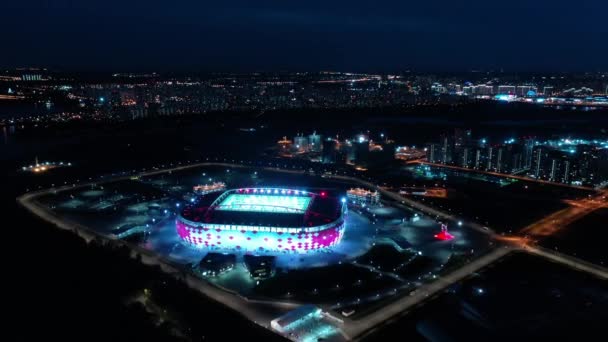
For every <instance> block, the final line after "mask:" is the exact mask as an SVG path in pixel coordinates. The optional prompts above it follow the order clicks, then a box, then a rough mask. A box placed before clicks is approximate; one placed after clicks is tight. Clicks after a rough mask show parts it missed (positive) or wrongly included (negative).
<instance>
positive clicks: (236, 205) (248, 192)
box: [176, 187, 346, 253]
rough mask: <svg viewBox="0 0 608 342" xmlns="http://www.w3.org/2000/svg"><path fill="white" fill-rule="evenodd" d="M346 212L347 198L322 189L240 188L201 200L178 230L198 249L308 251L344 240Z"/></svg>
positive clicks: (189, 209)
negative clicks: (317, 191) (316, 191)
mask: <svg viewBox="0 0 608 342" xmlns="http://www.w3.org/2000/svg"><path fill="white" fill-rule="evenodd" d="M345 213H346V201H345V199H339V198H337V197H335V196H331V195H329V194H328V193H326V192H323V191H322V192H319V193H315V192H309V191H303V190H295V189H286V188H270V187H269V188H240V189H232V190H227V191H224V192H216V193H209V194H206V195H204V196H200V198H198V200H197V202H196V203H194V204H192V205H190V206H188V207H186V208H184V210H183V211H182V212H181V214H180V215H179V216H178V218H177V221H176V229H177V233H178V235H179V236H180V238H181V239H182V240H183V241H184V242H186V243H187V244H189V245H191V246H194V247H196V248H211V249H228V250H235V251H242V252H256V253H276V252H288V253H308V252H313V251H317V250H320V249H326V248H329V247H332V246H334V245H336V244H338V243H339V242H340V240H341V239H342V236H343V234H344V228H345V227H344V215H345Z"/></svg>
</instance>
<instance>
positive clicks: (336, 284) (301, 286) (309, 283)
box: [254, 264, 399, 303]
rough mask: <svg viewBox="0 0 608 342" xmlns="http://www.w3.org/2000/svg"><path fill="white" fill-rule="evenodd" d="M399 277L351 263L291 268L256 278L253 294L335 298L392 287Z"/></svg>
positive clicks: (309, 299) (279, 296) (371, 292)
mask: <svg viewBox="0 0 608 342" xmlns="http://www.w3.org/2000/svg"><path fill="white" fill-rule="evenodd" d="M398 284H399V281H397V280H395V279H394V278H391V277H387V276H383V275H381V274H378V273H377V272H371V271H370V270H368V269H366V268H361V267H357V266H354V265H351V264H341V265H340V264H338V265H333V266H328V267H320V268H310V269H305V270H292V271H288V272H283V273H279V274H277V275H275V276H274V277H273V278H270V279H267V280H264V281H262V282H260V284H259V285H258V286H256V288H255V289H254V292H255V294H257V295H261V296H264V297H272V298H289V299H293V300H299V301H309V302H316V303H318V302H329V301H331V302H336V301H339V300H340V298H351V297H356V296H365V295H369V294H373V293H376V292H378V291H380V290H383V289H386V288H389V287H394V286H396V285H398Z"/></svg>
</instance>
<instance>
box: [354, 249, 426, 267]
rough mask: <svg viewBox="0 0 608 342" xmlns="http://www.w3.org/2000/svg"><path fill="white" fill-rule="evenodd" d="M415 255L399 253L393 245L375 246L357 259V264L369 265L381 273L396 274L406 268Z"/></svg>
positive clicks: (409, 252) (404, 252) (408, 252)
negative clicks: (399, 269)
mask: <svg viewBox="0 0 608 342" xmlns="http://www.w3.org/2000/svg"><path fill="white" fill-rule="evenodd" d="M414 255H415V253H414V252H412V251H403V252H399V251H398V250H397V249H396V248H395V247H394V246H391V245H384V244H383V245H375V246H373V247H372V248H371V249H370V250H369V251H367V253H365V254H363V255H362V256H360V257H359V258H357V259H356V261H357V263H359V264H362V265H369V266H372V267H375V268H377V269H379V270H381V271H388V272H394V271H396V269H398V268H400V267H403V266H405V265H406V264H407V263H408V262H409V261H410V260H411V259H412V258H413V257H414Z"/></svg>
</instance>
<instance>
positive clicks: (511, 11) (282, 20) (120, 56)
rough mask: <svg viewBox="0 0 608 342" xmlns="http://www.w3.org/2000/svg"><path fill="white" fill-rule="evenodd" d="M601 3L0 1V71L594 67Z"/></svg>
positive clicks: (602, 45) (603, 49) (605, 31)
mask: <svg viewBox="0 0 608 342" xmlns="http://www.w3.org/2000/svg"><path fill="white" fill-rule="evenodd" d="M607 18H608V1H606V0H577V1H564V0H535V1H532V0H508V1H491V0H485V1H480V0H466V1H453V0H449V1H446V0H434V1H407V0H402V1H378V0H376V1H371V0H368V1H364V0H349V1H341V0H323V1H316V0H307V1H302V0H300V1H298V0H282V1H254V0H249V1H234V0H218V1H203V0H199V1H194V0H193V1H191V0H172V1H158V0H134V1H131V0H105V1H98V0H72V1H67V0H59V1H52V0H47V1H31V0H12V1H9V0H7V1H1V4H0V29H1V30H2V40H1V45H0V46H1V48H0V67H17V66H31V65H35V66H47V67H52V68H60V69H65V70H82V71H85V70H95V71H128V70H132V71H140V70H142V71H143V70H149V71H150V70H154V71H170V70H175V71H279V70H291V71H309V70H310V71H312V70H340V71H372V72H373V71H379V72H391V71H401V70H407V69H411V70H419V71H464V70H470V69H484V70H489V69H495V70H498V69H501V68H504V70H509V71H580V70H587V71H595V70H607V69H608V38H607V37H608V21H607Z"/></svg>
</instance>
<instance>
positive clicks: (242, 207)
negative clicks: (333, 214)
mask: <svg viewBox="0 0 608 342" xmlns="http://www.w3.org/2000/svg"><path fill="white" fill-rule="evenodd" d="M311 200H312V197H308V196H289V195H255V194H230V195H228V196H227V197H226V198H225V199H224V200H223V201H221V202H220V203H219V205H218V208H217V209H216V210H227V211H250V212H271V213H303V212H305V211H306V209H307V208H308V205H309V204H310V201H311Z"/></svg>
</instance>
